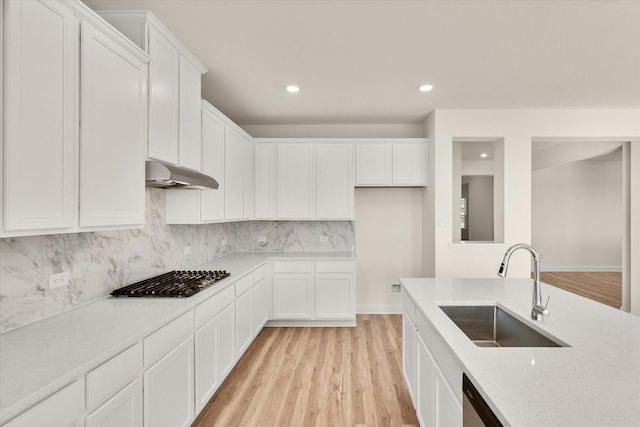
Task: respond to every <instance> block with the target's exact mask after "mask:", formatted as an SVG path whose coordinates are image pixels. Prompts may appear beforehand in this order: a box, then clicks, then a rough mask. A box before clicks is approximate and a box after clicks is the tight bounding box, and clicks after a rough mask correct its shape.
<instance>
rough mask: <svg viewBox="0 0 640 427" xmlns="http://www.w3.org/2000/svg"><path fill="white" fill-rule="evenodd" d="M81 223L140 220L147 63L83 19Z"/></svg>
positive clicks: (134, 222) (131, 223) (142, 197)
mask: <svg viewBox="0 0 640 427" xmlns="http://www.w3.org/2000/svg"><path fill="white" fill-rule="evenodd" d="M81 70H82V72H81V76H82V97H81V118H82V128H81V133H80V226H81V227H94V226H97V227H99V226H115V225H139V224H144V214H145V211H144V202H145V195H144V174H145V170H144V142H145V140H146V137H145V136H146V129H147V126H146V125H147V121H146V117H147V108H146V106H147V101H146V95H147V94H146V85H147V77H146V76H147V64H146V63H144V62H143V61H141V60H140V59H138V57H136V56H134V54H133V53H131V51H129V50H127V49H125V48H124V47H123V46H122V45H120V44H119V43H117V42H116V41H114V39H113V38H112V37H109V36H107V35H106V34H105V33H103V32H102V31H100V30H98V29H96V28H94V27H93V26H92V25H90V24H88V23H83V24H82V68H81Z"/></svg>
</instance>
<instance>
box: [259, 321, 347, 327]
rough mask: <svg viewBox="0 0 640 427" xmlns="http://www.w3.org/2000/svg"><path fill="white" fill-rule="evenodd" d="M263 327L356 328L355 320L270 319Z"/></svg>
mask: <svg viewBox="0 0 640 427" xmlns="http://www.w3.org/2000/svg"><path fill="white" fill-rule="evenodd" d="M264 326H265V327H266V328H273V327H284V328H340V327H348V328H350V327H354V326H356V320H355V319H353V320H346V319H345V320H323V319H320V320H310V319H286V320H285V319H271V320H268V321H267V323H265V325H264Z"/></svg>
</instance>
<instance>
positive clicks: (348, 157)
mask: <svg viewBox="0 0 640 427" xmlns="http://www.w3.org/2000/svg"><path fill="white" fill-rule="evenodd" d="M316 165H317V175H316V179H317V181H316V218H317V219H353V203H354V202H353V199H354V188H353V166H354V165H353V146H352V145H351V144H317V146H316Z"/></svg>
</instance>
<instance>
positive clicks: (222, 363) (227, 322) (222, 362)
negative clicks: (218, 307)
mask: <svg viewBox="0 0 640 427" xmlns="http://www.w3.org/2000/svg"><path fill="white" fill-rule="evenodd" d="M217 319H218V322H219V327H218V328H219V331H220V332H219V333H218V342H217V346H216V360H217V362H218V365H217V370H218V381H220V382H221V383H222V381H224V379H225V378H226V377H227V375H229V372H231V369H233V366H234V364H235V362H236V359H235V348H236V347H235V329H236V306H235V304H229V306H228V307H227V308H225V309H224V310H222V312H221V313H220V314H218V316H217Z"/></svg>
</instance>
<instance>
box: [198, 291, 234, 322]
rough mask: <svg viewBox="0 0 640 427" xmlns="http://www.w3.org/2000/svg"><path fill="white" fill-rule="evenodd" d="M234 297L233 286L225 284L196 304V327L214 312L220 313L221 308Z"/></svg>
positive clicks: (211, 316) (210, 317) (214, 313)
mask: <svg viewBox="0 0 640 427" xmlns="http://www.w3.org/2000/svg"><path fill="white" fill-rule="evenodd" d="M235 297H236V291H235V286H234V285H231V286H227V287H226V288H225V289H223V290H222V291H220V292H218V293H217V294H215V295H213V296H212V297H210V298H209V299H208V300H206V301H205V302H203V303H200V304H198V305H197V306H196V313H195V314H196V329H197V328H199V327H200V326H202V325H204V324H205V323H207V321H208V320H209V319H212V318H213V317H214V316H215V315H216V314H218V313H220V312H221V311H222V309H223V308H225V307H226V306H228V305H229V304H231V303H232V302H233V300H234V299H235Z"/></svg>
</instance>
